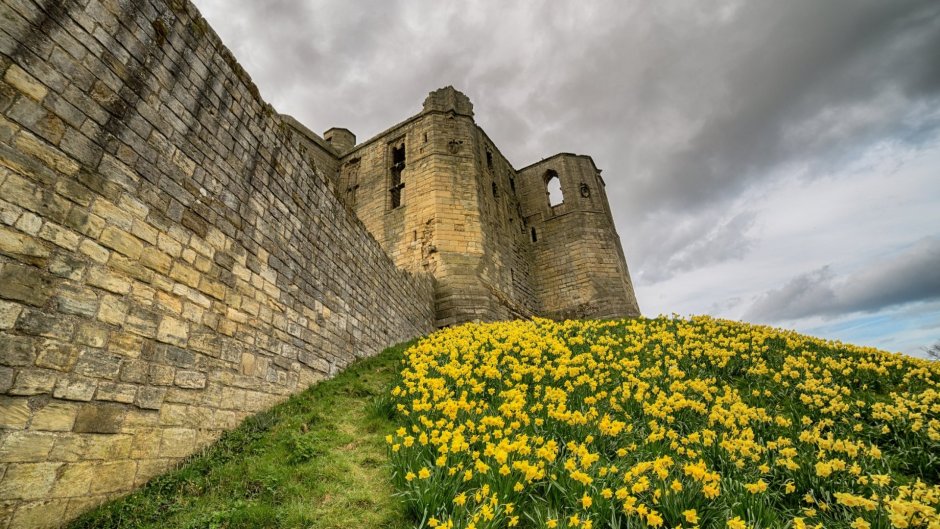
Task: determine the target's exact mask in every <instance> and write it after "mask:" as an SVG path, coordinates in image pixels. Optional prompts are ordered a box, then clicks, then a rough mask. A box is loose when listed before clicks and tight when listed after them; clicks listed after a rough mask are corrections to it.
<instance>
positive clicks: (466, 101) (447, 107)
mask: <svg viewBox="0 0 940 529" xmlns="http://www.w3.org/2000/svg"><path fill="white" fill-rule="evenodd" d="M431 110H437V111H439V112H455V113H457V114H462V115H464V116H470V117H473V103H471V102H470V98H469V97H467V96H466V94H464V93H463V92H460V91H459V90H457V89H456V88H454V87H453V86H445V87H444V88H438V89H437V90H435V91H433V92H431V93H430V94H428V97H427V98H426V99H425V100H424V111H425V112H428V111H431Z"/></svg>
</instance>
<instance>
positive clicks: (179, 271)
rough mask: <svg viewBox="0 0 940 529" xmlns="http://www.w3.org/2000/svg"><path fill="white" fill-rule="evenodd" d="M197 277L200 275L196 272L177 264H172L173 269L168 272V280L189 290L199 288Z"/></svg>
mask: <svg viewBox="0 0 940 529" xmlns="http://www.w3.org/2000/svg"><path fill="white" fill-rule="evenodd" d="M199 277H200V274H199V271H198V270H196V269H194V268H190V267H189V266H186V265H184V264H182V263H179V262H178V263H176V264H174V265H173V268H172V269H171V270H170V278H172V279H173V280H175V281H179V282H180V283H182V284H184V285H186V286H188V287H191V288H197V287H198V286H199Z"/></svg>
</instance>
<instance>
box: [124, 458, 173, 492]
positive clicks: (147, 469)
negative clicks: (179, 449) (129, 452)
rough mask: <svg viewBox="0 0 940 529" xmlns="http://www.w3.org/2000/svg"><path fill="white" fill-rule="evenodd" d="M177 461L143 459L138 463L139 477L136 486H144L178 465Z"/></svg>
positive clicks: (135, 481) (135, 482)
mask: <svg viewBox="0 0 940 529" xmlns="http://www.w3.org/2000/svg"><path fill="white" fill-rule="evenodd" d="M176 461H177V460H176V459H142V460H140V461H138V462H137V477H136V479H135V480H134V484H135V485H137V486H142V485H143V484H145V483H147V482H148V481H150V479H151V478H154V477H156V476H158V475H160V474H163V473H164V472H166V471H167V470H169V469H170V468H172V467H173V465H175V464H176Z"/></svg>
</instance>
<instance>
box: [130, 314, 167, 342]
mask: <svg viewBox="0 0 940 529" xmlns="http://www.w3.org/2000/svg"><path fill="white" fill-rule="evenodd" d="M159 323H160V314H159V313H157V312H155V311H152V310H148V309H145V308H142V307H132V308H131V310H130V312H129V313H128V315H127V319H126V320H125V322H124V328H125V329H127V330H128V331H130V332H132V333H134V334H138V335H140V336H143V337H144V338H155V337H156V335H157V326H158V325H159Z"/></svg>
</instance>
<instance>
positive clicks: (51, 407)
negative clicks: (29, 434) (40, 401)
mask: <svg viewBox="0 0 940 529" xmlns="http://www.w3.org/2000/svg"><path fill="white" fill-rule="evenodd" d="M76 415H78V404H75V403H72V402H58V401H53V402H50V403H49V404H46V405H45V406H43V407H42V408H41V409H40V410H38V411H36V413H35V415H33V420H32V421H30V423H29V428H30V429H31V430H44V431H53V432H70V431H72V426H73V425H74V424H75V417H76Z"/></svg>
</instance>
